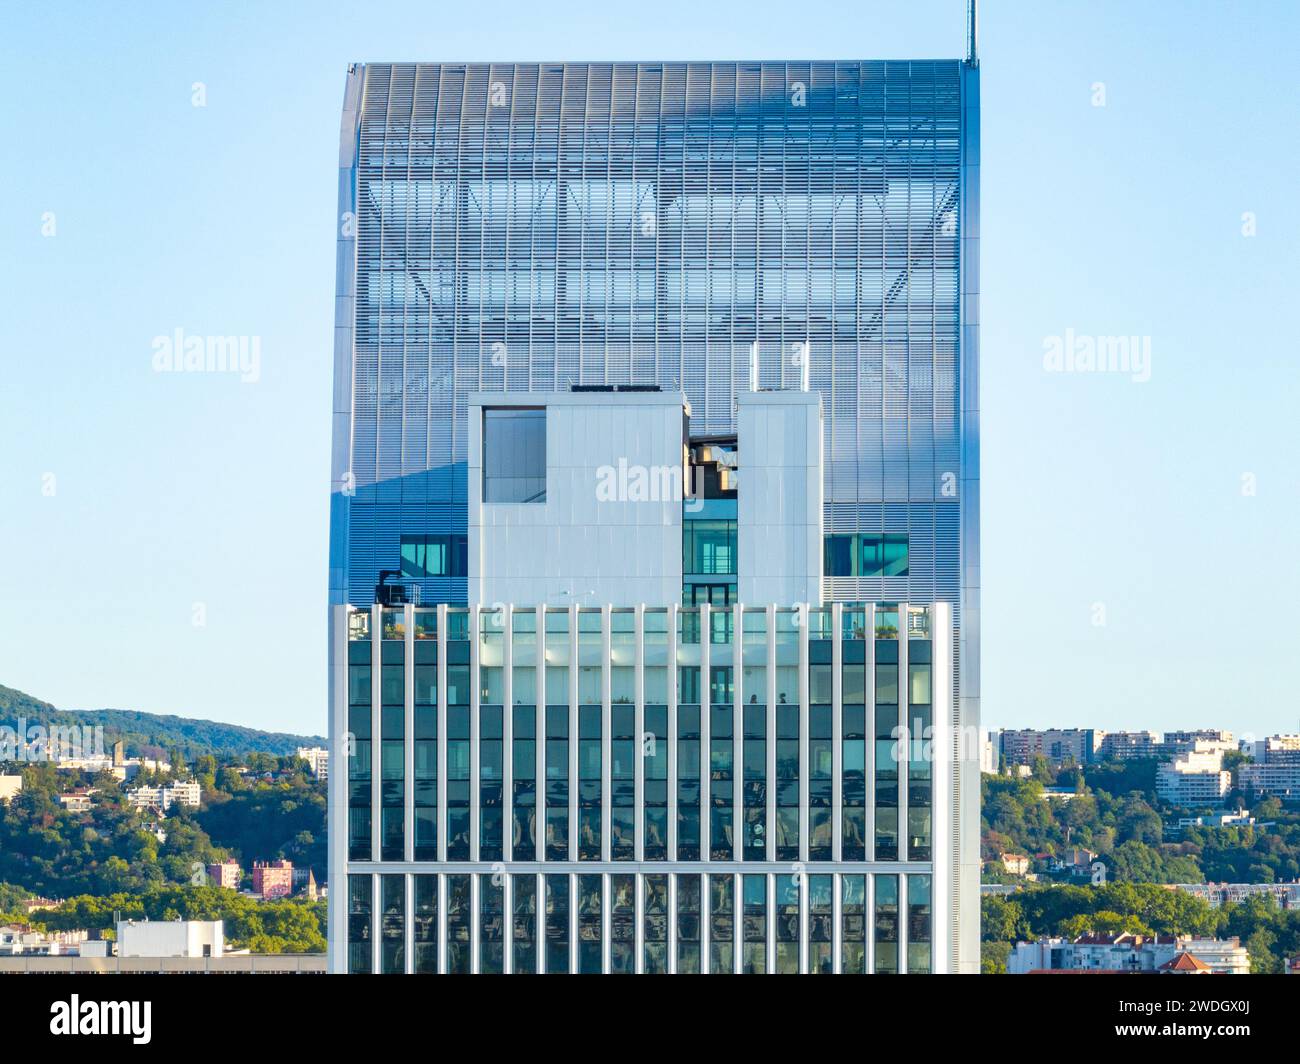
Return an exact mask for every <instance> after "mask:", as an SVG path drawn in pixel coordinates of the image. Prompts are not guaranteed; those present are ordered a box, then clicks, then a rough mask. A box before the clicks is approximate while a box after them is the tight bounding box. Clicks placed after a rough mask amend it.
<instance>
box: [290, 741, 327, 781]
mask: <svg viewBox="0 0 1300 1064" xmlns="http://www.w3.org/2000/svg"><path fill="white" fill-rule="evenodd" d="M296 752H297V754H298V756H299V757H300V758H302V759H303V760H304V761H306V762H307V764H308V765H310V766H311V774H312V775H313V776H314V777H316V779H318V780H328V779H329V773H330V752H329V751H328V750H327V749H325V747H323V746H300V747H298V749H297V751H296Z"/></svg>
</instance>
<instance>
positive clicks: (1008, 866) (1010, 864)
mask: <svg viewBox="0 0 1300 1064" xmlns="http://www.w3.org/2000/svg"><path fill="white" fill-rule="evenodd" d="M1002 868H1003V870H1004V871H1006V872H1007V873H1008V874H1010V875H1013V876H1023V875H1024V874H1025V873H1026V872H1028V871H1029V858H1028V857H1026V856H1024V855H1023V854H1018V853H1004V854H1003V855H1002Z"/></svg>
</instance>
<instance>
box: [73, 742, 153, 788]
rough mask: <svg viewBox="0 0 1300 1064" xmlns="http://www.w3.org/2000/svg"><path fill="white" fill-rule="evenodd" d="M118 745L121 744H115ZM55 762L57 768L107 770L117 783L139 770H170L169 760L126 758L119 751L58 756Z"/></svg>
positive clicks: (89, 770)
mask: <svg viewBox="0 0 1300 1064" xmlns="http://www.w3.org/2000/svg"><path fill="white" fill-rule="evenodd" d="M117 745H118V746H120V745H121V744H120V743H119V744H117ZM55 764H57V765H58V767H59V768H65V769H77V770H79V771H81V772H90V773H97V772H109V773H112V775H113V776H114V778H115V779H117V781H118V782H119V783H125V782H128V781H130V780H133V779H135V777H136V776H138V775H139V774H140V773H141V772H170V771H171V770H172V766H171V763H170V762H167V761H160V760H157V759H155V758H149V757H131V758H126V757H123V756H122V755H121V752H120V751H116V752H115V753H114V754H111V755H110V754H92V755H89V756H85V757H81V756H68V757H59V758H58V759H57V760H56V762H55Z"/></svg>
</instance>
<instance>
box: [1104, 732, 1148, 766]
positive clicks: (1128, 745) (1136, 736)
mask: <svg viewBox="0 0 1300 1064" xmlns="http://www.w3.org/2000/svg"><path fill="white" fill-rule="evenodd" d="M1159 749H1160V736H1159V735H1157V734H1156V733H1155V732H1153V731H1137V732H1105V733H1104V735H1103V737H1102V740H1101V760H1103V761H1138V760H1141V759H1144V758H1152V757H1156V756H1158V754H1159Z"/></svg>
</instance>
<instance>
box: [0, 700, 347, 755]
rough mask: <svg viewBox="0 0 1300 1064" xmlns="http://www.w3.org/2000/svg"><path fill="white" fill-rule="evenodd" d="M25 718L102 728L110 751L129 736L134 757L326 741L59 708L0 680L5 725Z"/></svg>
mask: <svg viewBox="0 0 1300 1064" xmlns="http://www.w3.org/2000/svg"><path fill="white" fill-rule="evenodd" d="M20 717H21V718H25V719H26V721H27V725H28V727H32V726H33V725H36V724H40V725H41V726H42V727H50V726H51V725H59V726H65V727H66V726H78V727H92V728H93V727H102V728H103V729H104V747H105V750H108V749H110V748H111V747H112V745H113V743H115V742H117V740H119V739H123V740H125V742H126V753H127V756H128V757H131V756H138V755H139V754H141V753H142V752H143V751H144V750H145V748H151V749H153V750H163V751H167V752H170V751H173V750H178V749H179V750H180V751H181V753H182V754H183V756H184V757H185V759H186V760H187V761H189V760H192V759H194V758H196V757H201V756H203V755H204V754H213V755H216V756H234V757H242V756H243V755H245V754H249V753H254V752H258V753H266V754H274V755H277V756H281V757H283V756H285V755H288V754H292V753H293V752H294V750H295V749H296V748H297V747H299V746H324V745H325V740H324V739H323V738H322V737H321V736H319V735H290V734H289V733H287V732H268V731H258V730H257V729H256V728H244V727H240V726H239V725H237V724H223V723H222V722H221V721H215V720H192V719H190V718H188V717H174V716H170V715H164V714H160V713H138V712H136V711H135V710H130V709H81V710H72V709H56V708H55V707H54V706H52V705H50V703H48V702H43V701H41V700H40V699H39V698H34V697H33V696H31V695H29V694H26V693H24V692H22V691H16V690H14V689H13V688H12V687H5V686H4V685H2V684H0V725H7V726H9V727H11V728H14V727H17V724H18V719H19V718H20Z"/></svg>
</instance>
